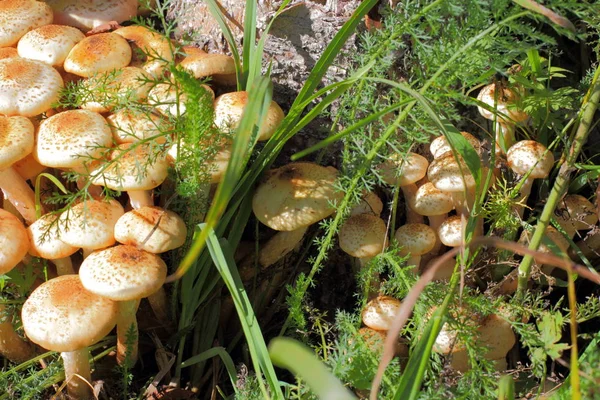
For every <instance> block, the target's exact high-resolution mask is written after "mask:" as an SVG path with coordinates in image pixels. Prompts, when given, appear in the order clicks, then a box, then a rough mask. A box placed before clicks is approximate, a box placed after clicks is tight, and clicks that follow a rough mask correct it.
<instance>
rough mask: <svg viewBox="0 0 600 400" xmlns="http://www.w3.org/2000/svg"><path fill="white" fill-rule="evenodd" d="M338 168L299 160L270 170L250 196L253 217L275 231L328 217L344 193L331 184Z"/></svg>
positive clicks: (304, 224) (293, 228) (305, 224)
mask: <svg viewBox="0 0 600 400" xmlns="http://www.w3.org/2000/svg"><path fill="white" fill-rule="evenodd" d="M337 174H338V171H337V170H336V169H335V168H333V167H322V166H320V165H317V164H313V163H306V162H299V163H291V164H288V165H284V166H283V167H280V168H277V169H274V170H271V171H270V172H269V175H268V178H267V180H266V181H264V182H263V183H261V184H260V185H259V186H258V188H257V189H256V192H255V193H254V197H253V198H252V210H253V211H254V215H255V216H256V218H257V219H258V220H259V221H260V222H262V223H263V224H265V225H267V226H268V227H270V228H271V229H275V230H276V231H293V230H296V229H299V228H302V227H303V226H309V225H312V224H314V223H315V222H317V221H320V220H322V219H323V218H327V217H328V216H330V215H331V214H333V213H334V212H335V207H334V206H333V205H332V204H331V203H332V202H334V201H339V200H340V199H341V197H342V196H343V194H342V193H341V192H339V191H337V190H336V189H335V187H334V183H335V180H336V178H337Z"/></svg>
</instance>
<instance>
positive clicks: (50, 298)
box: [21, 275, 117, 352]
mask: <svg viewBox="0 0 600 400" xmlns="http://www.w3.org/2000/svg"><path fill="white" fill-rule="evenodd" d="M21 318H22V320H23V328H24V329H25V333H26V334H27V337H28V338H29V339H30V340H31V341H32V342H34V343H37V344H39V345H40V346H42V347H43V348H45V349H48V350H52V351H60V352H70V351H75V350H79V349H82V348H85V347H87V346H90V345H92V344H94V343H96V342H98V341H99V340H101V339H102V338H104V337H105V336H106V335H107V334H108V333H109V332H110V331H111V330H112V329H113V328H114V326H115V324H116V321H117V303H115V302H114V301H112V300H109V299H107V298H105V297H102V296H98V295H96V294H94V293H91V292H89V291H87V290H86V289H85V288H84V287H83V285H82V284H81V281H80V280H79V276H77V275H63V276H59V277H58V278H54V279H51V280H49V281H47V282H45V283H43V284H41V285H40V286H39V287H38V288H37V289H35V290H34V291H33V292H32V293H31V294H30V295H29V298H28V299H27V300H26V301H25V304H23V310H22V312H21Z"/></svg>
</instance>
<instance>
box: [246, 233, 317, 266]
mask: <svg viewBox="0 0 600 400" xmlns="http://www.w3.org/2000/svg"><path fill="white" fill-rule="evenodd" d="M307 230H308V227H307V226H304V227H302V228H300V229H296V230H294V231H288V232H277V233H276V234H275V235H274V236H273V237H272V238H271V239H269V241H268V242H267V243H265V245H264V246H262V247H261V249H260V254H259V255H258V262H259V263H260V265H262V266H263V268H267V267H269V266H271V265H273V264H275V263H276V262H277V261H279V260H280V259H282V258H283V257H284V256H285V255H286V254H288V253H289V252H290V251H292V250H294V248H296V246H297V245H298V244H299V243H300V242H301V241H302V238H304V234H305V233H306V231H307Z"/></svg>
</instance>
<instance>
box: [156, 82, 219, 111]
mask: <svg viewBox="0 0 600 400" xmlns="http://www.w3.org/2000/svg"><path fill="white" fill-rule="evenodd" d="M202 88H203V89H205V90H206V95H207V96H210V98H211V100H214V98H215V92H213V90H212V89H211V88H210V86H208V85H202ZM203 97H204V96H202V97H201V98H200V101H204V100H205V99H204V98H203ZM187 100H188V95H187V94H186V93H185V92H184V91H183V90H181V89H179V90H178V89H177V87H176V86H175V85H173V84H171V83H159V84H158V85H154V87H153V88H152V89H151V90H150V92H149V93H148V104H150V105H152V106H154V108H156V109H157V110H158V111H160V113H161V114H163V115H164V116H166V117H169V116H174V117H176V116H181V115H183V114H185V111H186V105H185V103H186V101H187Z"/></svg>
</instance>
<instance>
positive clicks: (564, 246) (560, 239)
mask: <svg viewBox="0 0 600 400" xmlns="http://www.w3.org/2000/svg"><path fill="white" fill-rule="evenodd" d="M532 235H533V232H530V231H528V230H526V229H524V230H523V231H522V232H521V236H520V237H519V243H521V244H524V245H529V241H530V240H531V236H532ZM544 236H545V237H546V239H549V240H550V241H551V242H552V243H554V245H555V246H556V247H557V248H558V249H559V250H560V251H561V252H563V253H565V254H566V253H567V251H568V250H569V241H568V240H567V239H566V238H565V237H564V235H563V234H562V233H560V232H559V231H558V230H556V228H554V227H553V226H547V227H546V231H545V233H544ZM538 250H539V251H541V252H542V253H553V251H552V250H551V249H550V248H549V247H548V246H546V245H545V244H543V243H542V244H540V247H539V248H538Z"/></svg>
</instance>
